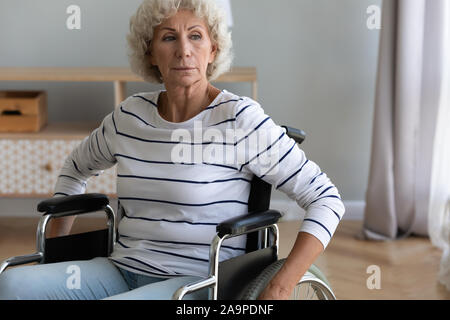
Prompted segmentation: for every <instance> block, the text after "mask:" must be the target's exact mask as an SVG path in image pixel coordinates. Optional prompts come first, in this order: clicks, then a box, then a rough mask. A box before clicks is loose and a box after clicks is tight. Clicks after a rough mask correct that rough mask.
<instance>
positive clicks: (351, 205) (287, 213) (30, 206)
mask: <svg viewBox="0 0 450 320" xmlns="http://www.w3.org/2000/svg"><path fill="white" fill-rule="evenodd" d="M42 200H43V199H8V198H2V199H0V201H1V208H0V217H39V216H40V213H39V212H37V210H36V208H37V205H38V203H39V202H40V201H42ZM344 205H345V214H344V218H343V219H344V220H362V219H363V218H364V207H365V202H364V201H344ZM112 207H113V208H114V209H115V208H116V205H115V201H112ZM270 207H271V208H272V209H275V210H279V211H280V212H281V213H282V215H283V218H282V221H292V220H300V219H303V217H304V216H305V211H304V210H303V209H302V208H300V207H299V206H298V204H297V203H296V202H295V201H293V200H290V199H272V200H271V202H270Z"/></svg>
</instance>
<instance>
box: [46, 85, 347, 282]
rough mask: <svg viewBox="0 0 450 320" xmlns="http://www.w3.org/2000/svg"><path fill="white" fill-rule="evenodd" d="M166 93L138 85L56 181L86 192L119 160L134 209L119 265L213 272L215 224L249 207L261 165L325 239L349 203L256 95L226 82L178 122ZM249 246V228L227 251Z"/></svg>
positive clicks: (120, 183) (171, 272)
mask: <svg viewBox="0 0 450 320" xmlns="http://www.w3.org/2000/svg"><path fill="white" fill-rule="evenodd" d="M160 93H161V91H159V92H150V93H140V94H136V95H133V96H131V97H129V98H127V99H126V100H125V101H123V102H122V103H121V105H120V106H119V108H118V109H116V110H115V111H114V112H112V113H111V114H109V115H107V116H106V117H105V119H104V120H103V122H102V124H101V125H100V127H99V128H97V129H96V130H94V131H93V132H92V133H91V135H90V136H89V137H86V138H85V139H84V140H83V142H82V143H81V144H80V145H79V146H78V147H77V148H76V149H74V150H73V152H72V153H71V155H70V156H69V157H68V158H67V160H66V162H65V164H64V166H63V168H62V170H61V173H60V176H59V178H58V181H57V183H56V187H55V194H56V195H57V194H66V195H68V194H81V193H84V191H85V187H86V181H87V180H88V178H89V177H91V176H93V175H96V174H100V173H101V172H102V170H105V169H107V168H110V167H112V166H113V165H117V195H118V199H119V201H120V204H121V205H122V206H123V208H124V211H125V216H124V217H123V218H122V220H121V221H120V222H119V226H118V229H119V238H118V241H117V244H116V245H115V247H114V250H113V253H112V255H111V257H110V259H111V260H112V261H113V262H114V263H115V264H116V265H117V266H118V267H120V268H123V269H127V270H129V271H132V272H136V273H141V274H145V275H151V276H159V277H167V276H175V275H199V276H207V274H208V259H209V246H210V243H211V240H212V239H213V237H214V235H215V234H216V231H215V230H216V226H217V224H219V223H220V222H222V221H224V220H227V219H230V218H232V217H235V216H239V215H242V214H245V213H247V212H248V205H247V202H248V197H249V193H250V182H251V180H252V177H253V176H254V175H257V176H259V177H261V178H262V179H263V180H265V181H266V182H269V183H270V184H272V186H274V187H275V188H277V189H279V190H281V191H282V192H284V193H286V194H287V195H288V196H289V197H290V198H291V199H294V200H295V201H296V202H297V203H298V205H299V206H300V207H302V208H304V209H305V210H306V214H305V218H304V220H303V222H302V225H301V228H300V231H303V232H307V233H310V234H312V235H314V236H315V237H316V238H317V239H319V240H320V241H321V242H322V244H323V246H324V248H326V246H327V245H328V243H329V241H330V239H331V237H332V235H333V233H334V231H335V230H336V227H337V225H338V223H339V221H340V220H341V218H342V216H343V214H344V211H345V209H344V206H343V203H342V201H341V199H340V195H339V193H338V190H337V189H336V187H335V186H334V185H333V184H332V183H331V181H330V179H329V178H328V177H327V176H326V174H325V173H323V172H321V170H320V168H319V167H318V166H317V165H316V164H315V163H314V162H313V161H311V160H308V159H307V158H306V157H305V154H304V152H303V151H302V150H301V149H300V148H299V147H298V145H297V144H296V143H295V141H294V140H293V139H291V138H289V137H288V136H287V135H286V133H285V130H284V129H283V128H281V127H280V126H278V125H276V124H275V123H274V122H273V121H272V119H271V118H270V117H269V116H267V115H266V114H265V112H264V110H263V109H262V108H261V106H260V105H259V104H258V103H257V102H255V101H254V100H252V99H250V98H248V97H239V96H236V95H234V94H232V93H230V92H228V91H226V90H224V91H222V92H221V93H220V94H219V95H218V96H217V97H216V99H215V100H214V101H213V102H212V103H211V105H210V106H209V107H208V108H206V109H204V110H203V111H202V112H201V113H199V114H198V115H197V116H195V117H194V118H192V119H190V120H188V121H185V122H182V123H173V122H168V121H166V120H165V119H163V118H162V117H161V116H160V115H159V112H158V109H157V101H158V97H159V94H160ZM180 137H181V138H180ZM180 141H181V142H182V143H180ZM224 143H225V145H224ZM244 252H245V237H243V236H241V237H236V238H232V239H228V240H225V241H224V243H223V249H222V250H221V254H220V260H224V259H228V258H231V257H234V256H237V255H240V254H243V253H244Z"/></svg>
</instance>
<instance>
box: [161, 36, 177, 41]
mask: <svg viewBox="0 0 450 320" xmlns="http://www.w3.org/2000/svg"><path fill="white" fill-rule="evenodd" d="M172 40H175V37H174V36H167V37H164V38H163V41H172Z"/></svg>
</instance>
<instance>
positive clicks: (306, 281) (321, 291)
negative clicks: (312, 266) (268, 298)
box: [290, 272, 336, 300]
mask: <svg viewBox="0 0 450 320" xmlns="http://www.w3.org/2000/svg"><path fill="white" fill-rule="evenodd" d="M290 299H291V300H336V296H335V295H334V293H333V291H332V290H331V289H330V287H329V286H328V285H327V284H326V283H325V282H324V281H322V280H320V279H318V278H317V277H316V276H314V275H313V274H312V273H310V272H307V273H306V274H305V275H304V276H303V278H302V280H300V281H299V283H298V284H297V285H296V286H295V288H294V291H293V293H292V295H291V297H290Z"/></svg>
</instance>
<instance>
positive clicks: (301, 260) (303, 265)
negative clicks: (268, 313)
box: [258, 232, 324, 300]
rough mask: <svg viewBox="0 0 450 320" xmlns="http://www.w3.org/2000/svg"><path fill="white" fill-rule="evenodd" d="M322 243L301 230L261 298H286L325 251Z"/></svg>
mask: <svg viewBox="0 0 450 320" xmlns="http://www.w3.org/2000/svg"><path fill="white" fill-rule="evenodd" d="M323 249H324V248H323V245H322V243H321V242H320V241H319V240H318V239H317V238H316V237H314V236H313V235H311V234H309V233H306V232H299V234H298V236H297V240H296V241H295V244H294V247H293V248H292V250H291V252H290V253H289V256H288V257H287V259H286V262H285V263H284V265H283V267H281V269H280V271H278V273H277V274H276V275H275V277H273V278H272V280H271V281H270V282H269V284H268V285H267V287H266V289H265V290H264V291H263V292H262V293H261V294H260V296H259V297H258V299H261V300H286V299H288V298H289V296H290V295H291V293H292V291H293V290H294V287H295V285H296V284H297V283H298V282H299V281H300V279H301V278H302V277H303V275H304V274H305V272H306V271H307V270H308V269H309V267H310V266H311V265H312V264H313V262H314V261H315V260H316V258H317V257H318V256H319V255H320V254H321V253H322V252H323Z"/></svg>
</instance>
